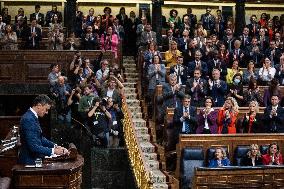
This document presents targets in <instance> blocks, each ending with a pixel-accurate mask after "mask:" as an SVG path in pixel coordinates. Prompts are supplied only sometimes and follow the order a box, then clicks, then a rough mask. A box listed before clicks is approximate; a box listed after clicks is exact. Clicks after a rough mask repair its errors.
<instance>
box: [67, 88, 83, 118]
mask: <svg viewBox="0 0 284 189" xmlns="http://www.w3.org/2000/svg"><path fill="white" fill-rule="evenodd" d="M81 92H82V90H81V89H80V87H76V88H75V89H73V90H72V92H71V94H70V96H69V98H68V101H67V105H68V106H70V108H71V116H72V117H73V118H75V119H76V120H78V119H79V118H80V116H79V112H78V106H79V101H80V99H81Z"/></svg>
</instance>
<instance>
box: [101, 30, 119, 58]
mask: <svg viewBox="0 0 284 189" xmlns="http://www.w3.org/2000/svg"><path fill="white" fill-rule="evenodd" d="M100 47H101V50H102V51H107V50H111V51H112V52H113V53H114V56H115V58H117V47H118V36H117V34H115V33H114V32H113V27H112V26H110V27H108V29H107V32H106V33H103V34H102V35H101V39H100Z"/></svg>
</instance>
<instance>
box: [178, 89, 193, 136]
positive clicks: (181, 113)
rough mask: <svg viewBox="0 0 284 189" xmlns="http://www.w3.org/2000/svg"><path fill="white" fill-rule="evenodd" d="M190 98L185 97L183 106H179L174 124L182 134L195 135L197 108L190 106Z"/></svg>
mask: <svg viewBox="0 0 284 189" xmlns="http://www.w3.org/2000/svg"><path fill="white" fill-rule="evenodd" d="M190 100H191V98H190V96H189V95H185V96H184V97H183V100H182V106H178V107H177V108H175V111H174V118H173V122H174V125H175V127H177V128H176V129H177V131H178V133H180V134H194V133H195V132H196V124H197V122H196V116H197V115H196V107H194V106H191V105H190Z"/></svg>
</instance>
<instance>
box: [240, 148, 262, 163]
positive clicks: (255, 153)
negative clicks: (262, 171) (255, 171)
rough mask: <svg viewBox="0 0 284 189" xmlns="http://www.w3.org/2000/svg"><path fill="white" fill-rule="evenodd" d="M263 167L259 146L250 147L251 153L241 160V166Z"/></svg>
mask: <svg viewBox="0 0 284 189" xmlns="http://www.w3.org/2000/svg"><path fill="white" fill-rule="evenodd" d="M258 165H263V163H262V156H261V153H260V151H259V146H258V145H257V144H252V145H250V147H249V151H248V153H247V155H246V156H245V157H243V158H242V160H241V166H258Z"/></svg>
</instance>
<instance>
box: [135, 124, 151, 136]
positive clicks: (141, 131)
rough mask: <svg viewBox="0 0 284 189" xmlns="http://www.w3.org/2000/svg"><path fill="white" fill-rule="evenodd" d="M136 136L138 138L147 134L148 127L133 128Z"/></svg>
mask: <svg viewBox="0 0 284 189" xmlns="http://www.w3.org/2000/svg"><path fill="white" fill-rule="evenodd" d="M135 133H136V136H137V137H138V138H139V137H140V136H141V135H146V134H149V129H148V127H135Z"/></svg>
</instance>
